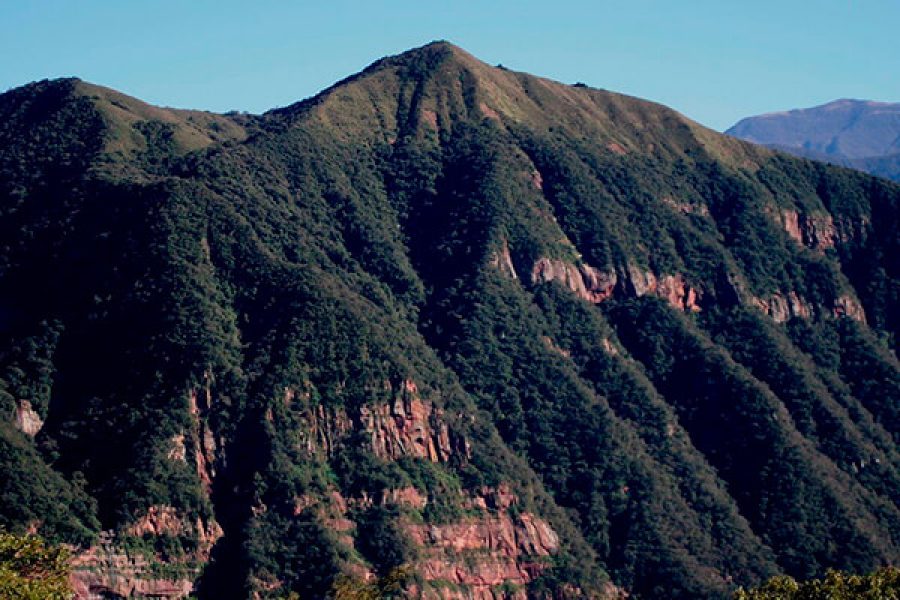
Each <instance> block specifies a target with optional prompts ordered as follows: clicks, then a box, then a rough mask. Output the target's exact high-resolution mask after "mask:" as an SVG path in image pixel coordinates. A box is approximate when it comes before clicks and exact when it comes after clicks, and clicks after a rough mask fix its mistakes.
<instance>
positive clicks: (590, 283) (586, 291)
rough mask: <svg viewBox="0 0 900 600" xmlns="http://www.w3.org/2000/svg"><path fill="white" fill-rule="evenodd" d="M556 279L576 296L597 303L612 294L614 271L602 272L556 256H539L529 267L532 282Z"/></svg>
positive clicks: (615, 279) (614, 282)
mask: <svg viewBox="0 0 900 600" xmlns="http://www.w3.org/2000/svg"><path fill="white" fill-rule="evenodd" d="M550 281H558V282H559V283H561V284H562V285H564V286H565V287H567V288H569V289H570V290H572V291H573V292H574V293H575V294H576V295H577V296H578V297H580V298H583V299H585V300H587V301H588V302H593V303H594V304H598V303H600V302H603V301H604V300H606V299H607V298H609V297H610V296H611V295H612V292H613V289H614V288H615V286H616V281H617V276H616V274H615V273H604V272H602V271H600V270H598V269H595V268H594V267H591V266H589V265H587V264H582V265H580V266H575V265H574V264H572V263H570V262H566V261H564V260H562V259H558V258H540V259H538V260H537V262H535V263H534V266H533V267H532V269H531V282H532V283H535V284H537V283H548V282H550Z"/></svg>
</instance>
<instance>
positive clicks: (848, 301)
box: [832, 294, 866, 323]
mask: <svg viewBox="0 0 900 600" xmlns="http://www.w3.org/2000/svg"><path fill="white" fill-rule="evenodd" d="M832 313H833V314H834V316H836V317H849V318H851V319H854V320H856V321H860V322H861V323H865V322H866V311H865V310H863V307H862V305H861V304H860V303H859V301H858V300H857V299H856V298H854V297H853V296H851V295H850V294H844V295H842V296H839V297H837V298H836V299H835V300H834V306H833V307H832Z"/></svg>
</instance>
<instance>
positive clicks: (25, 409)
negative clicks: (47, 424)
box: [15, 400, 44, 437]
mask: <svg viewBox="0 0 900 600" xmlns="http://www.w3.org/2000/svg"><path fill="white" fill-rule="evenodd" d="M15 419H16V420H15V424H16V429H18V430H19V431H21V432H22V433H24V434H25V435H29V436H31V437H34V436H36V435H37V434H38V432H39V431H40V430H41V427H43V426H44V420H43V419H41V416H40V415H39V414H37V411H35V410H34V409H33V408H32V407H31V402H29V401H28V400H19V401H18V402H17V403H16V415H15Z"/></svg>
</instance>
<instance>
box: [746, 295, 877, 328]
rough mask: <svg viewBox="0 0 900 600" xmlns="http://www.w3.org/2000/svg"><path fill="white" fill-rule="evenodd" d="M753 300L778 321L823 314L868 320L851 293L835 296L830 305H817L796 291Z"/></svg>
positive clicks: (861, 320)
mask: <svg viewBox="0 0 900 600" xmlns="http://www.w3.org/2000/svg"><path fill="white" fill-rule="evenodd" d="M752 301H753V304H754V305H755V306H756V307H757V308H759V309H760V310H761V311H763V312H764V313H766V314H767V315H769V316H770V317H772V319H773V320H774V321H775V322H776V323H784V322H785V321H787V320H789V319H792V318H794V317H797V318H801V319H809V318H812V317H814V316H817V315H822V314H830V315H831V316H835V317H848V318H851V319H854V320H856V321H860V322H861V323H865V322H866V313H865V310H863V307H862V305H861V304H860V303H859V301H858V300H856V298H854V297H853V296H851V295H849V294H843V295H841V296H838V297H837V298H835V299H834V300H833V301H832V303H831V306H830V307H827V306H826V307H820V306H816V305H814V304H812V303H811V302H809V301H807V300H805V299H804V298H803V297H801V296H800V295H799V294H798V293H797V292H794V291H791V292H788V293H787V294H784V293H775V294H772V295H771V296H768V297H766V298H756V297H754V298H753V299H752Z"/></svg>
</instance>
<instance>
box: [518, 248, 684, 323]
mask: <svg viewBox="0 0 900 600" xmlns="http://www.w3.org/2000/svg"><path fill="white" fill-rule="evenodd" d="M550 281H558V282H559V283H561V284H562V285H564V286H565V287H567V288H568V289H570V290H571V291H572V292H574V293H575V294H576V295H577V296H578V297H580V298H583V299H584V300H587V301H588V302H591V303H593V304H599V303H600V302H603V301H604V300H606V299H607V298H609V297H611V296H612V295H613V292H616V293H617V294H618V293H622V294H625V295H628V296H644V295H647V294H653V295H656V296H659V297H660V298H663V299H665V300H668V302H669V304H671V305H672V306H673V307H674V308H677V309H679V310H683V311H686V312H697V311H699V310H700V304H699V300H700V296H701V294H700V292H699V291H698V290H696V289H694V288H692V287H691V286H690V285H689V284H688V283H687V281H686V280H685V278H684V276H683V275H681V274H675V275H661V276H658V277H657V275H656V274H654V273H653V272H651V271H643V270H641V269H640V268H638V267H637V266H635V265H628V267H627V268H626V269H625V274H624V275H623V276H620V275H617V274H616V273H615V272H609V273H606V272H603V271H601V270H599V269H597V268H595V267H592V266H590V265H588V264H581V265H580V266H578V267H576V266H575V265H574V264H572V263H568V262H566V261H564V260H561V259H550V258H541V259H539V260H538V261H537V262H535V263H534V267H533V268H532V271H531V282H532V283H535V284H537V283H547V282H550Z"/></svg>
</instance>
